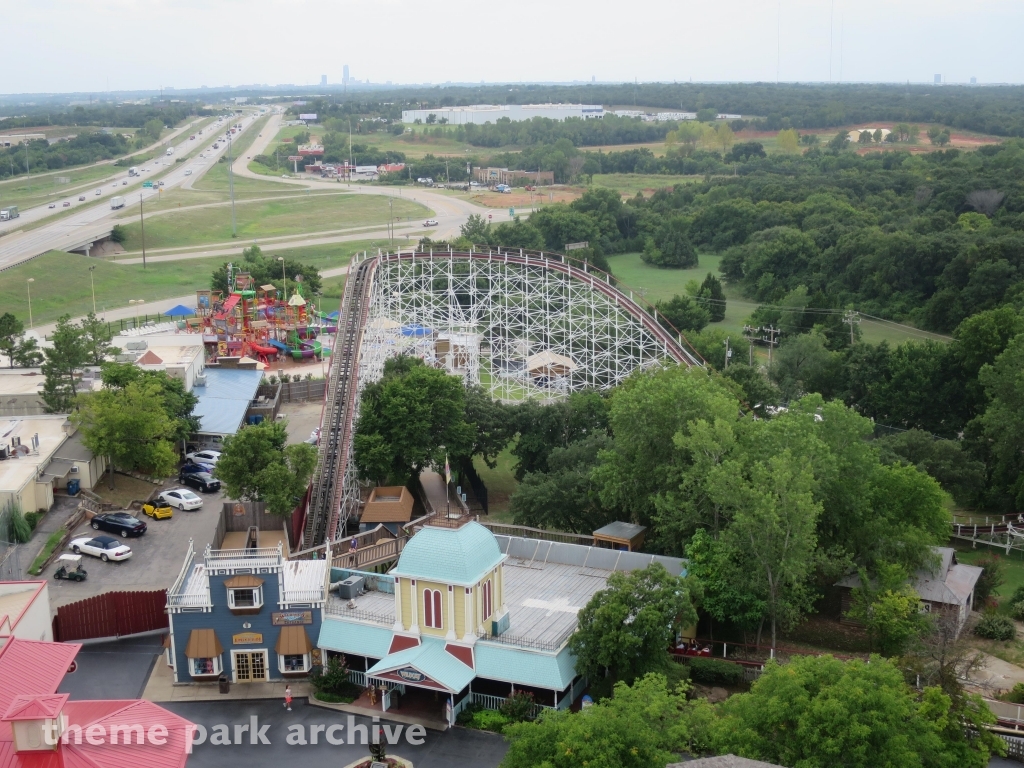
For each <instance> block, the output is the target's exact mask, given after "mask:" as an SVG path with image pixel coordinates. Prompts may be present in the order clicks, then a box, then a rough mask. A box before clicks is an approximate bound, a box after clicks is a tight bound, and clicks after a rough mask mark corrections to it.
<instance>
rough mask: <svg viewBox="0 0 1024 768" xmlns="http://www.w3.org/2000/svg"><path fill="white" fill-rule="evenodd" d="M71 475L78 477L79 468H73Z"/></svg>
mask: <svg viewBox="0 0 1024 768" xmlns="http://www.w3.org/2000/svg"><path fill="white" fill-rule="evenodd" d="M71 474H72V475H77V474H78V467H72V468H71Z"/></svg>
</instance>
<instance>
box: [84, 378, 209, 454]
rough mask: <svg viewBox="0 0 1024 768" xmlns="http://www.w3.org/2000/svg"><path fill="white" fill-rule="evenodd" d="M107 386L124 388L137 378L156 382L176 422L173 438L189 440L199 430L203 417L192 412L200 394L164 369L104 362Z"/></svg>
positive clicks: (140, 380) (104, 384) (164, 403)
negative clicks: (186, 386)
mask: <svg viewBox="0 0 1024 768" xmlns="http://www.w3.org/2000/svg"><path fill="white" fill-rule="evenodd" d="M101 376H102V380H103V386H104V387H105V388H106V389H112V390H120V389H124V388H125V387H127V386H128V385H129V384H131V383H133V382H138V383H142V382H155V383H156V384H157V385H158V386H159V387H160V394H161V397H162V398H163V405H164V411H165V412H166V413H167V418H169V419H170V420H171V422H172V424H173V432H172V435H171V438H172V439H173V440H175V441H177V442H182V441H184V440H187V439H188V438H189V436H190V435H192V434H193V433H194V432H197V431H198V430H199V426H200V425H199V419H198V418H196V417H195V416H193V415H192V412H193V411H194V410H195V407H196V405H198V404H199V398H198V397H196V396H195V395H193V394H192V393H191V392H189V391H188V390H187V389H185V382H183V381H182V380H181V379H176V378H174V377H173V376H168V375H167V374H166V373H165V372H164V371H146V370H143V369H142V368H139V367H138V366H137V365H135V364H133V363H112V362H107V363H104V364H103V366H102V367H101Z"/></svg>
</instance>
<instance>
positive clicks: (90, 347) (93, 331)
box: [82, 312, 121, 365]
mask: <svg viewBox="0 0 1024 768" xmlns="http://www.w3.org/2000/svg"><path fill="white" fill-rule="evenodd" d="M111 338H112V335H111V333H110V327H109V326H108V325H107V323H106V322H104V321H103V320H100V319H98V318H97V317H96V315H94V314H93V313H92V312H90V313H89V314H88V315H86V316H85V319H84V320H82V343H83V344H84V345H85V349H86V352H87V354H88V356H89V357H88V362H89V365H101V364H102V363H103V361H104V360H106V359H107V357H108V356H109V355H117V354H119V353H120V352H121V350H120V349H118V348H117V347H112V346H111V344H110V340H111Z"/></svg>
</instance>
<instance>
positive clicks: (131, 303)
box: [128, 299, 146, 328]
mask: <svg viewBox="0 0 1024 768" xmlns="http://www.w3.org/2000/svg"><path fill="white" fill-rule="evenodd" d="M145 303H146V300H145V299H130V300H129V301H128V306H129V307H135V327H136V328H138V327H139V306H140V305H141V304H145Z"/></svg>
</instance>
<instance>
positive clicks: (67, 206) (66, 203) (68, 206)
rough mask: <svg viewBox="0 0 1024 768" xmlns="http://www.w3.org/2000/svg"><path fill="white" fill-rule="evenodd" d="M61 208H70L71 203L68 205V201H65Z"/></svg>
mask: <svg viewBox="0 0 1024 768" xmlns="http://www.w3.org/2000/svg"><path fill="white" fill-rule="evenodd" d="M63 207H64V208H70V207H71V203H70V202H69V201H67V200H65V201H64V206H63Z"/></svg>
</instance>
